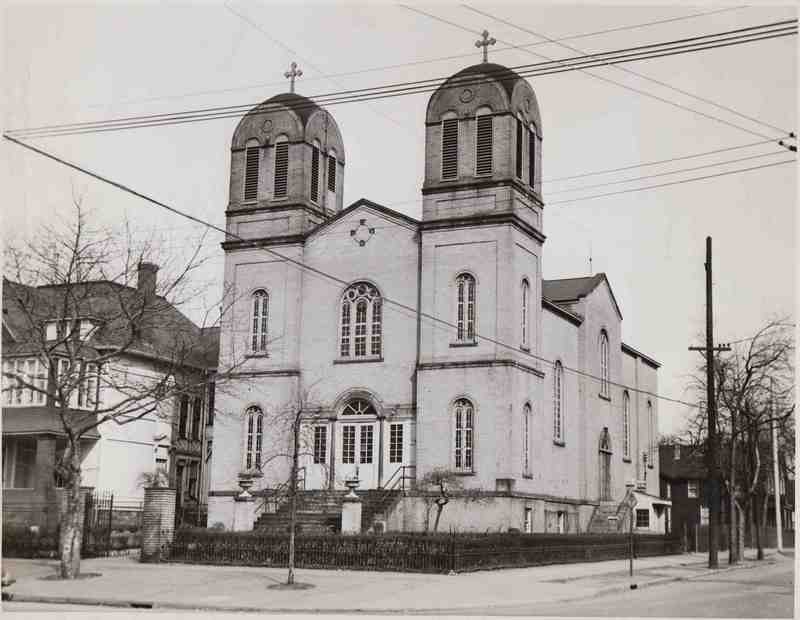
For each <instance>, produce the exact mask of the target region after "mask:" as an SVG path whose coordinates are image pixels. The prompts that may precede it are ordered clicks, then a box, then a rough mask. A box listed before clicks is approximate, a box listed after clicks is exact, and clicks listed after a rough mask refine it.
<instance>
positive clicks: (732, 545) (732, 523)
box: [728, 416, 741, 564]
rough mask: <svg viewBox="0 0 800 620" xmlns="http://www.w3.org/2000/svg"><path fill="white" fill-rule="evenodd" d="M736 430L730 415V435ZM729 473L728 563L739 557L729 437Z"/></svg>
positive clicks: (733, 444) (733, 451)
mask: <svg viewBox="0 0 800 620" xmlns="http://www.w3.org/2000/svg"><path fill="white" fill-rule="evenodd" d="M735 431H736V417H735V416H731V437H733V436H734V433H735ZM730 454H731V458H730V474H729V476H728V480H729V482H728V521H729V525H728V564H736V563H738V562H739V560H740V559H741V558H740V557H739V544H738V540H739V519H738V518H737V512H736V442H735V441H734V440H733V439H731V450H730Z"/></svg>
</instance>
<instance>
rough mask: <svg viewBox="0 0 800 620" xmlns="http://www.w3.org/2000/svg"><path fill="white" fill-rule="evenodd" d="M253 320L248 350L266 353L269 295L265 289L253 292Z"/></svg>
mask: <svg viewBox="0 0 800 620" xmlns="http://www.w3.org/2000/svg"><path fill="white" fill-rule="evenodd" d="M252 299H253V321H252V329H251V330H250V350H251V351H253V353H266V351H267V329H268V327H269V295H268V294H267V291H265V290H263V289H262V290H258V291H256V292H255V293H253V297H252Z"/></svg>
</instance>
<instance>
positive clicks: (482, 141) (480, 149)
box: [475, 114, 493, 175]
mask: <svg viewBox="0 0 800 620" xmlns="http://www.w3.org/2000/svg"><path fill="white" fill-rule="evenodd" d="M492 118H493V117H492V116H490V115H488V114H484V115H481V116H479V117H478V121H477V125H478V130H477V149H476V158H475V159H476V164H475V174H476V175H481V174H491V173H492Z"/></svg>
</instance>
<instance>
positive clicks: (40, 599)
mask: <svg viewBox="0 0 800 620" xmlns="http://www.w3.org/2000/svg"><path fill="white" fill-rule="evenodd" d="M775 563H776V562H775V561H774V560H772V561H770V560H769V559H765V560H761V561H758V562H756V561H750V562H748V563H747V564H734V565H732V566H725V567H723V568H717V569H707V570H705V571H702V572H699V573H695V574H691V575H677V576H674V577H661V578H656V579H652V580H650V581H644V582H641V583H636V588H635V589H636V590H642V589H644V588H648V587H653V586H659V585H663V584H666V583H674V582H677V581H694V580H697V579H701V578H703V577H707V576H709V575H716V574H719V573H727V572H731V571H735V570H742V569H748V568H756V567H758V566H763V565H764V564H775ZM635 579H636V576H635V575H634V582H635ZM630 586H631V582H630V580H628V581H626V583H624V584H622V583H620V584H614V585H611V586H606V587H603V588H598V589H597V590H594V591H592V592H589V593H585V594H581V595H580V596H575V597H567V598H558V597H556V598H553V599H552V600H549V601H534V602H535V603H538V604H548V603H572V602H577V601H583V600H587V599H592V598H596V597H598V596H604V595H607V594H613V593H615V592H628V591H630V590H631V589H632V588H631V587H630ZM3 600H4V601H9V602H17V603H49V604H60V605H87V606H96V607H114V608H118V609H119V608H128V609H174V610H184V611H187V610H193V611H218V612H249V613H252V612H256V611H258V612H265V613H281V614H353V613H359V614H384V615H412V614H413V615H419V614H431V613H439V612H444V613H456V614H457V613H458V612H459V611H465V610H468V609H472V608H474V607H475V605H469V606H460V607H440V608H438V607H435V608H419V609H416V608H411V609H408V608H404V609H375V608H363V607H351V608H308V609H303V608H300V609H298V608H296V607H289V608H278V607H276V608H271V607H264V606H255V605H253V606H249V607H246V606H241V605H213V604H211V605H202V604H190V603H178V602H156V601H144V600H127V599H113V598H86V597H76V596H75V597H73V596H43V595H32V594H15V593H13V592H9V591H8V590H4V592H3Z"/></svg>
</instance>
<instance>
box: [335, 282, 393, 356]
mask: <svg viewBox="0 0 800 620" xmlns="http://www.w3.org/2000/svg"><path fill="white" fill-rule="evenodd" d="M382 341H383V305H382V304H381V294H380V293H379V292H378V289H377V288H376V287H375V286H373V285H372V284H370V283H369V282H356V283H355V284H353V285H351V286H349V287H348V288H347V290H346V291H345V292H344V295H342V306H341V313H340V324H339V355H340V356H341V357H368V356H375V357H378V356H380V355H381V352H382V344H383V342H382Z"/></svg>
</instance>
